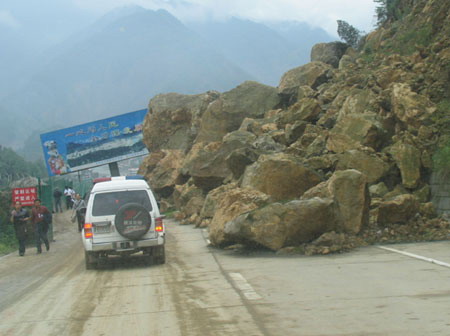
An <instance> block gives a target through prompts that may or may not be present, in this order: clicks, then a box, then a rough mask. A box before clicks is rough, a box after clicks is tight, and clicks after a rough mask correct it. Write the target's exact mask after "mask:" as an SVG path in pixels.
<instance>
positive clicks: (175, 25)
mask: <svg viewBox="0 0 450 336" xmlns="http://www.w3.org/2000/svg"><path fill="white" fill-rule="evenodd" d="M126 14H128V13H126ZM70 45H71V44H70V42H66V43H65V45H64V47H63V48H61V49H63V51H62V52H61V53H60V54H59V55H58V56H57V57H56V58H55V59H54V60H52V61H50V62H49V63H48V64H47V65H46V66H45V67H44V68H43V69H42V70H41V71H39V72H38V73H36V75H35V76H33V78H32V80H31V82H30V84H29V85H28V86H27V87H25V89H24V90H21V91H20V92H18V93H16V94H14V95H11V96H9V97H8V98H6V99H4V100H3V102H2V105H3V106H5V108H7V109H8V111H9V113H11V114H14V115H17V116H18V117H19V118H21V119H26V120H28V121H30V125H32V126H31V127H35V128H49V127H50V128H51V126H53V125H55V124H63V125H66V126H70V125H72V124H77V123H84V122H88V121H92V120H96V119H101V118H104V117H108V116H111V115H115V114H122V113H125V112H129V111H133V110H137V109H141V108H142V107H144V106H146V105H147V103H148V100H149V98H151V97H152V96H153V95H155V94H158V93H161V92H168V91H177V92H180V93H188V94H191V93H198V92H203V91H206V90H227V89H230V88H232V87H234V86H236V85H238V84H239V83H241V82H243V81H245V80H247V79H253V77H252V76H251V75H250V74H249V73H247V72H245V71H244V70H242V69H241V68H239V67H237V66H235V65H234V64H233V63H232V62H230V61H229V60H227V59H226V58H225V57H224V56H223V55H221V54H220V53H218V52H216V51H214V49H213V48H212V47H211V46H210V45H208V44H207V43H206V42H205V41H204V40H203V39H202V38H201V37H199V36H198V35H197V34H196V33H194V32H192V31H191V30H189V29H187V28H186V27H185V26H184V25H183V24H182V23H181V22H180V21H178V20H177V19H176V18H175V17H173V16H172V15H171V14H169V13H168V12H167V11H164V10H158V11H151V10H137V11H132V13H131V14H129V15H124V16H119V17H118V18H117V19H114V20H108V19H104V20H103V23H98V24H96V25H94V26H93V27H92V31H91V32H90V33H89V32H86V31H84V32H83V33H82V34H81V35H79V36H77V37H74V43H73V44H72V45H71V46H70ZM2 117H3V116H2ZM26 131H27V130H25V132H26ZM23 132H24V130H21V129H18V130H17V135H18V137H17V138H16V140H17V141H20V139H21V138H20V135H21V134H23ZM0 140H1V141H5V140H6V139H4V138H0ZM8 140H10V139H8Z"/></svg>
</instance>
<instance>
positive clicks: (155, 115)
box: [143, 91, 219, 151]
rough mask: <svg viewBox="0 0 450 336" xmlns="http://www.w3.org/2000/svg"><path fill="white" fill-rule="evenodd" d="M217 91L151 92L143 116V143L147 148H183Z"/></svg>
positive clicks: (188, 142) (193, 136) (192, 135)
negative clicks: (191, 93)
mask: <svg viewBox="0 0 450 336" xmlns="http://www.w3.org/2000/svg"><path fill="white" fill-rule="evenodd" d="M218 98H219V93H218V92H215V91H210V92H207V93H203V94H198V95H182V94H178V93H167V94H160V95H157V96H155V97H154V98H153V99H152V100H150V103H149V105H148V113H147V115H146V117H145V120H144V129H143V134H144V143H145V145H146V146H147V148H148V149H149V150H150V151H157V150H159V149H179V150H182V151H187V150H189V149H190V148H191V146H192V143H193V141H194V139H195V138H196V136H197V133H198V128H199V124H200V120H201V118H202V115H203V114H204V112H205V111H206V109H207V107H208V106H209V105H210V103H212V102H213V101H215V100H217V99H218Z"/></svg>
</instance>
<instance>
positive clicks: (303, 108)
mask: <svg viewBox="0 0 450 336" xmlns="http://www.w3.org/2000/svg"><path fill="white" fill-rule="evenodd" d="M320 112H322V108H321V107H320V105H319V102H318V101H317V100H316V99H313V98H302V99H300V100H299V101H298V102H297V103H295V104H294V105H292V106H290V107H289V109H287V110H286V112H284V113H280V114H279V115H278V116H277V123H278V125H279V126H284V125H286V124H293V123H294V122H298V121H307V122H315V121H317V119H318V117H319V114H320Z"/></svg>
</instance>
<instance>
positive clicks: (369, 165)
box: [336, 150, 390, 184]
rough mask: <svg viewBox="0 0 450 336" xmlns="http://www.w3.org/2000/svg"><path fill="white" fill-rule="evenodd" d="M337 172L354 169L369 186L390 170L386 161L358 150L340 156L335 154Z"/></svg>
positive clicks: (378, 156)
mask: <svg viewBox="0 0 450 336" xmlns="http://www.w3.org/2000/svg"><path fill="white" fill-rule="evenodd" d="M337 158H338V163H337V165H336V169H337V170H347V169H356V170H358V171H360V172H361V173H363V174H364V175H366V178H367V182H368V183H369V184H372V183H375V182H377V181H379V180H380V179H381V178H382V177H384V176H385V175H386V174H387V173H388V172H389V169H390V165H389V164H388V163H387V162H386V161H387V159H386V158H385V159H384V160H383V158H382V157H381V155H376V154H374V153H369V152H364V151H360V150H349V151H346V152H344V153H342V154H337Z"/></svg>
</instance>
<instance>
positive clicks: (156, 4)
mask: <svg viewBox="0 0 450 336" xmlns="http://www.w3.org/2000/svg"><path fill="white" fill-rule="evenodd" d="M41 1H42V0H41ZM59 1H60V2H59V4H63V3H64V4H65V5H68V6H70V7H71V8H73V9H76V10H77V11H80V10H81V11H85V12H86V13H89V14H92V15H102V14H105V13H107V12H108V11H110V10H112V9H114V8H117V7H121V6H126V5H139V6H142V7H145V8H148V9H159V8H163V9H166V10H168V11H169V12H171V13H172V14H173V15H175V16H176V17H178V18H179V19H181V20H182V21H193V20H199V19H215V20H220V19H226V18H229V17H231V16H235V17H239V18H245V19H250V20H253V21H257V22H258V21H259V22H261V21H280V20H282V21H286V20H296V21H301V22H307V23H309V24H310V25H312V26H315V27H321V28H323V29H325V30H326V31H327V32H328V33H330V34H333V35H335V36H336V35H337V33H336V29H337V25H336V20H338V19H339V20H344V21H347V22H348V23H350V24H351V25H353V26H354V27H356V28H358V29H359V30H362V31H365V32H366V33H367V32H370V31H372V30H373V29H374V28H373V27H374V23H375V19H374V15H375V3H374V1H373V0H59ZM2 2H3V5H2V4H1V3H0V28H1V26H2V25H3V26H9V27H20V25H21V24H22V22H21V20H23V18H17V17H16V16H15V11H14V10H13V9H11V8H8V6H7V4H8V2H9V3H12V1H10V0H4V1H2ZM14 2H15V4H14V6H15V7H16V8H17V6H18V5H19V4H21V5H22V6H30V4H32V3H33V2H35V3H38V2H37V1H35V0H27V1H20V2H16V1H14ZM45 2H49V1H48V0H47V1H42V2H41V4H42V8H44V5H43V3H45ZM5 4H6V5H5ZM44 10H49V9H48V8H47V9H44ZM50 10H51V9H50Z"/></svg>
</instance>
